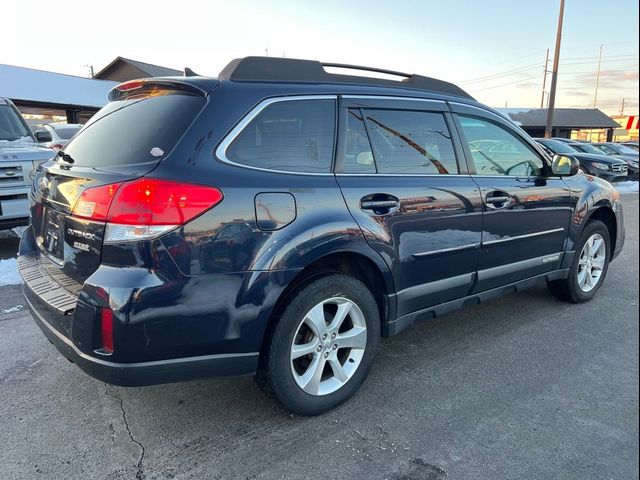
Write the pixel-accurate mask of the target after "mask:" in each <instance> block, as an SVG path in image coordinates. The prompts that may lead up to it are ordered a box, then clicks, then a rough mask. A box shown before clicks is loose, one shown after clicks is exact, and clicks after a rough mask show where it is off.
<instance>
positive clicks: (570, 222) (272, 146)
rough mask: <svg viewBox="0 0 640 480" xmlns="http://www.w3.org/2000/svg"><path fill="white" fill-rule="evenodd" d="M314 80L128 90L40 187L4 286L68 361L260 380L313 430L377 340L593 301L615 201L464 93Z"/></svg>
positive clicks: (610, 242) (243, 70)
mask: <svg viewBox="0 0 640 480" xmlns="http://www.w3.org/2000/svg"><path fill="white" fill-rule="evenodd" d="M323 67H324V66H323V64H321V63H319V62H314V61H308V60H293V59H278V58H265V57H248V58H244V59H238V60H234V61H233V62H231V63H230V64H229V65H228V66H227V67H226V68H225V69H224V70H223V71H222V72H221V73H220V75H219V78H205V77H199V76H185V77H175V78H160V79H154V78H148V79H144V80H134V81H129V82H125V83H122V84H120V85H119V86H117V87H116V88H115V89H114V90H112V91H111V93H110V95H109V99H110V102H109V103H108V104H107V105H106V106H105V107H104V108H103V109H102V110H100V111H99V112H98V113H97V114H96V115H95V116H94V117H93V118H92V119H91V120H90V124H89V126H88V127H87V128H84V129H83V130H82V131H81V132H80V133H79V134H78V135H76V136H75V137H74V138H73V139H72V140H71V141H70V142H69V144H67V146H66V147H65V148H64V149H63V150H62V151H61V152H60V153H59V155H58V156H57V157H56V159H54V160H51V161H49V162H47V163H46V164H44V165H41V166H40V167H39V168H38V172H37V175H36V176H35V178H34V182H33V190H32V195H33V204H32V208H31V215H32V221H31V227H30V228H28V229H27V230H26V231H25V232H24V234H23V236H22V241H21V244H20V257H19V260H18V264H19V270H20V273H21V274H22V277H23V279H24V287H23V288H24V294H25V298H26V303H27V305H28V306H29V309H30V311H31V313H32V315H33V318H34V320H35V321H36V323H37V324H38V325H39V326H40V328H41V329H42V331H43V333H44V335H45V336H46V337H47V338H48V339H49V340H50V341H51V342H52V343H53V344H54V345H55V346H56V348H57V349H58V350H59V351H60V352H61V353H62V354H63V355H64V356H65V357H67V358H68V359H70V360H71V361H73V362H75V363H76V364H77V365H78V366H79V367H80V368H81V369H83V370H84V371H86V372H87V373H88V374H90V375H92V376H94V377H96V378H99V379H101V380H103V381H105V382H108V383H112V384H117V385H127V386H140V385H149V384H157V383H164V382H175V381H181V380H187V379H194V378H200V377H209V376H215V375H240V374H252V375H255V376H256V379H257V381H258V383H259V385H261V386H262V387H264V388H265V390H266V391H268V392H271V393H272V394H273V395H275V397H276V398H277V399H279V400H280V402H282V404H283V405H285V406H286V407H287V408H288V409H290V410H291V411H293V412H297V413H299V414H305V415H310V414H319V413H321V412H324V411H326V410H328V409H330V408H333V407H335V406H337V405H339V404H340V403H342V402H344V401H345V400H347V399H348V398H349V397H351V396H352V395H353V394H354V393H355V392H356V391H357V390H358V388H359V387H360V385H361V384H362V382H363V381H364V380H365V377H366V376H367V372H368V371H369V368H370V367H371V365H372V363H373V361H374V357H375V353H376V349H377V346H378V343H379V339H380V336H381V335H382V336H392V335H395V334H397V333H399V332H401V331H403V330H404V329H406V328H408V327H410V326H411V325H412V324H413V323H414V322H416V321H417V320H421V319H428V318H433V317H436V316H440V315H442V314H444V313H446V312H450V311H452V310H455V309H457V308H461V307H463V306H464V305H468V304H476V303H479V302H485V301H489V300H491V299H493V298H496V297H499V296H501V295H503V294H505V293H507V292H514V291H517V290H520V289H523V288H526V287H529V286H532V285H535V284H537V282H545V281H546V282H547V285H548V286H549V289H550V290H551V293H552V294H554V295H556V296H557V297H559V298H561V299H564V300H567V301H570V302H575V303H578V302H585V301H588V300H590V299H591V298H593V296H594V295H595V294H596V292H597V291H598V289H599V288H600V286H601V285H602V283H603V281H604V279H605V276H606V274H607V268H608V265H609V262H610V261H611V260H612V259H614V258H615V257H616V256H617V255H618V254H619V253H620V251H621V249H622V247H623V244H624V225H623V217H622V204H621V203H620V199H619V198H620V197H619V195H618V192H617V191H616V190H615V189H614V188H613V187H612V186H611V185H610V184H609V183H607V182H605V181H602V180H600V179H598V178H595V177H589V176H585V175H576V174H577V173H578V166H579V164H578V161H577V160H576V159H575V158H573V156H562V155H556V156H554V157H553V159H550V158H548V157H547V156H546V154H545V153H544V151H543V150H542V149H541V148H540V147H539V145H538V144H537V143H535V142H534V141H533V140H532V139H531V138H530V137H529V136H527V134H526V133H525V132H524V131H523V130H522V129H521V128H519V127H518V126H516V125H515V124H514V123H513V122H511V121H510V120H509V119H507V118H506V117H504V116H503V115H501V114H500V113H498V112H496V111H494V110H492V109H491V108H488V107H486V106H484V105H482V104H480V103H478V102H476V101H475V100H474V99H473V98H472V97H471V96H469V95H468V94H467V93H466V92H464V91H463V90H462V89H460V88H459V87H457V86H456V85H453V84H451V83H447V82H444V81H440V80H436V79H432V78H427V77H422V76H419V75H409V74H403V73H398V74H397V76H398V77H399V78H401V79H402V81H393V80H388V79H377V78H368V77H358V76H346V75H335V74H331V73H328V72H326V71H325V70H324V68H323ZM343 68H351V69H354V68H356V67H352V66H343ZM357 68H359V69H360V70H363V67H357ZM364 70H365V71H373V72H379V70H376V69H368V68H364ZM386 73H389V72H386ZM114 138H117V139H118V142H113V139H114ZM497 145H499V146H500V148H496V146H497ZM211 255H213V256H214V258H209V257H210V256H211Z"/></svg>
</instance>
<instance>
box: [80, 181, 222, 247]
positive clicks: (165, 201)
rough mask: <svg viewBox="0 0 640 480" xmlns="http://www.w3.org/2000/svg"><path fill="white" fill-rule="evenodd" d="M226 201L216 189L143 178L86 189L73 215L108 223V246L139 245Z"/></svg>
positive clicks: (106, 237)
mask: <svg viewBox="0 0 640 480" xmlns="http://www.w3.org/2000/svg"><path fill="white" fill-rule="evenodd" d="M222 198H223V197H222V192H221V191H220V190H218V189H217V188H215V187H208V186H203V185H193V184H189V183H178V182H171V181H168V180H159V179H154V178H139V179H137V180H132V181H130V182H124V183H113V184H109V185H103V186H100V187H93V188H88V189H86V190H85V191H84V192H83V193H82V195H81V196H80V198H79V199H78V201H77V202H76V204H75V206H74V207H73V214H74V215H75V216H78V217H82V218H87V219H90V220H98V221H106V222H107V229H106V233H105V239H104V241H105V242H106V243H116V242H126V241H136V240H144V239H148V238H151V237H154V236H157V235H160V234H162V233H165V232H167V231H169V230H172V229H174V228H176V227H178V226H180V225H184V224H185V223H187V222H189V221H190V220H192V219H194V218H195V217H197V216H198V215H200V214H202V213H204V212H205V211H206V210H209V209H210V208H212V207H214V206H215V205H217V204H218V203H220V202H221V201H222Z"/></svg>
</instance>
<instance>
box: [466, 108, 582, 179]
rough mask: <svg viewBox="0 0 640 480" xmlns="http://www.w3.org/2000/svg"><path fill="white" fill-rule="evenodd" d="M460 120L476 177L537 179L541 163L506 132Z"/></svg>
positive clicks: (473, 120) (484, 123) (483, 122)
mask: <svg viewBox="0 0 640 480" xmlns="http://www.w3.org/2000/svg"><path fill="white" fill-rule="evenodd" d="M459 118H460V124H461V125H462V131H463V132H464V135H465V137H466V139H467V141H468V144H469V150H471V156H472V158H473V162H474V163H475V166H476V172H477V174H478V175H512V176H537V175H540V173H542V167H543V166H544V163H543V161H542V159H541V158H540V157H539V156H538V155H537V154H536V153H534V151H533V150H532V149H531V148H529V146H528V145H527V144H526V143H525V142H524V141H523V140H521V139H519V138H518V137H516V136H515V135H514V134H512V133H511V132H509V131H508V130H506V129H505V128H503V127H501V126H499V125H496V124H495V123H492V122H489V121H486V120H480V119H478V118H472V117H464V116H460V117H459ZM569 148H570V147H569ZM574 153H575V152H574Z"/></svg>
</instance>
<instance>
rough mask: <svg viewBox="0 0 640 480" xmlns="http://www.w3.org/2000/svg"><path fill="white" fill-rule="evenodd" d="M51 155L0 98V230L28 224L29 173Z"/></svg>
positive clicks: (8, 103)
mask: <svg viewBox="0 0 640 480" xmlns="http://www.w3.org/2000/svg"><path fill="white" fill-rule="evenodd" d="M51 156H52V153H51V150H49V149H47V148H43V147H40V146H38V144H37V143H36V142H35V139H34V137H33V133H32V132H31V130H30V129H29V126H28V125H27V123H26V122H25V121H24V119H23V118H22V115H20V112H19V111H18V109H17V108H16V107H15V105H14V104H13V103H12V102H11V100H9V99H7V98H2V97H0V230H5V229H8V228H13V227H16V226H19V225H27V224H28V223H29V199H28V192H29V188H30V186H31V180H32V176H33V174H34V173H35V167H36V166H37V165H38V164H39V163H41V162H44V161H45V160H47V159H48V158H50V157H51Z"/></svg>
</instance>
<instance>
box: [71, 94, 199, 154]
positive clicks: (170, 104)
mask: <svg viewBox="0 0 640 480" xmlns="http://www.w3.org/2000/svg"><path fill="white" fill-rule="evenodd" d="M204 104H205V99H204V98H203V97H200V96H196V95H191V94H185V93H183V92H174V91H166V92H162V93H161V94H160V95H158V94H157V93H156V96H150V97H143V98H142V99H140V97H135V98H134V99H129V100H118V101H113V102H110V103H108V104H107V105H106V106H105V107H104V108H103V109H102V110H100V111H99V112H98V113H97V114H96V115H94V116H93V117H92V118H91V120H90V121H89V122H88V123H87V124H86V125H85V127H84V129H83V130H82V131H81V132H80V133H79V134H78V135H77V136H76V137H74V138H73V140H71V142H69V144H68V145H67V146H66V148H65V149H64V151H65V152H66V153H68V154H69V155H71V157H72V158H73V160H74V164H75V165H80V166H88V167H97V166H114V165H116V166H117V165H131V164H136V163H148V162H157V161H159V160H161V159H162V158H163V157H165V156H167V155H168V154H169V152H171V150H172V149H173V147H175V145H176V143H177V142H178V140H179V139H180V137H181V136H182V135H183V134H184V132H185V130H186V129H187V128H188V126H189V125H190V124H191V122H192V121H193V119H194V118H195V117H196V115H197V114H198V113H199V112H200V110H201V109H202V108H203V107H204Z"/></svg>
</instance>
